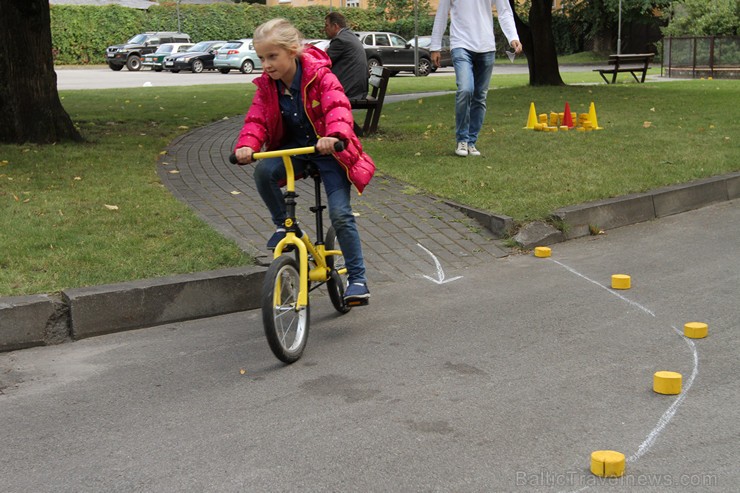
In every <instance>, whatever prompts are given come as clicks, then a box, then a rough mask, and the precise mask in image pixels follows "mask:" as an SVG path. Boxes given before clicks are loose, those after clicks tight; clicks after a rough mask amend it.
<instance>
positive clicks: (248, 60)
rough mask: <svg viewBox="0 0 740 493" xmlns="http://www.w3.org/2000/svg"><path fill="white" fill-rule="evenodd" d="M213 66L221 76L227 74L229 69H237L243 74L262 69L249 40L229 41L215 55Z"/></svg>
mask: <svg viewBox="0 0 740 493" xmlns="http://www.w3.org/2000/svg"><path fill="white" fill-rule="evenodd" d="M213 66H214V68H216V69H217V70H219V71H220V72H221V73H222V74H228V73H229V72H230V71H231V69H238V70H240V71H241V73H243V74H251V73H252V72H253V71H254V69H256V68H259V69H261V68H262V62H260V59H259V57H258V56H257V52H256V51H254V45H253V44H252V40H251V39H238V40H235V41H229V42H228V43H226V44H225V45H223V46H222V47H221V48H219V49H218V53H216V58H215V59H214V60H213Z"/></svg>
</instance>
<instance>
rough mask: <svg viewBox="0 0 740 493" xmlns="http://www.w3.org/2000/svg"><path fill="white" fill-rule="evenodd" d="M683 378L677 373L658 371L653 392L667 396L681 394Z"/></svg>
mask: <svg viewBox="0 0 740 493" xmlns="http://www.w3.org/2000/svg"><path fill="white" fill-rule="evenodd" d="M681 381H682V377H681V374H680V373H676V372H675V371H657V372H655V375H653V392H656V393H658V394H665V395H676V394H680V393H681Z"/></svg>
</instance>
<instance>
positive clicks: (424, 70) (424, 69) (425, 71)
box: [419, 58, 433, 77]
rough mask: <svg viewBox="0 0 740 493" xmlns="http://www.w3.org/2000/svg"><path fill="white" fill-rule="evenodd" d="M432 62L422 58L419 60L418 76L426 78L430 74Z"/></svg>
mask: <svg viewBox="0 0 740 493" xmlns="http://www.w3.org/2000/svg"><path fill="white" fill-rule="evenodd" d="M432 67H433V65H432V61H431V60H430V59H428V58H422V59H420V60H419V75H420V76H422V77H426V76H427V75H429V74H431V73H432Z"/></svg>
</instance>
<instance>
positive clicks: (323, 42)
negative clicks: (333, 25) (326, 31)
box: [306, 39, 331, 51]
mask: <svg viewBox="0 0 740 493" xmlns="http://www.w3.org/2000/svg"><path fill="white" fill-rule="evenodd" d="M306 43H308V44H312V45H314V46H315V47H316V48H318V49H320V50H324V51H326V49H327V48H328V47H329V43H331V39H309V40H308V41H306Z"/></svg>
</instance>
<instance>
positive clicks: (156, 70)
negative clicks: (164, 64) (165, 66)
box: [154, 68, 162, 72]
mask: <svg viewBox="0 0 740 493" xmlns="http://www.w3.org/2000/svg"><path fill="white" fill-rule="evenodd" d="M154 71H155V72H161V71H162V69H161V68H155V69H154Z"/></svg>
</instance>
